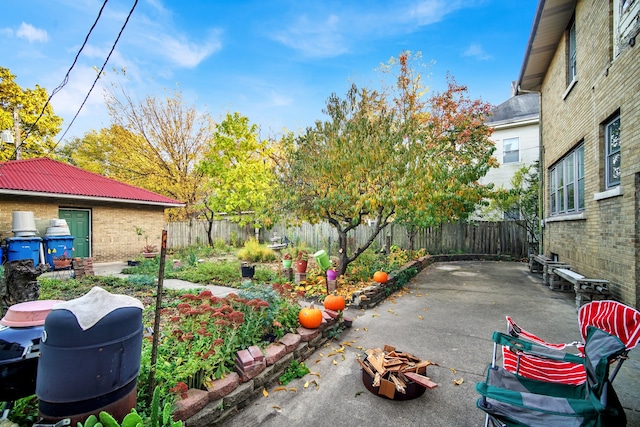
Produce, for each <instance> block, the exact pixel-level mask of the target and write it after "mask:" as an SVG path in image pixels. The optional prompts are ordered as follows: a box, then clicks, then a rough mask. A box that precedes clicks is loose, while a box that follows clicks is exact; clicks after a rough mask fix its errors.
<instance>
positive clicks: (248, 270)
mask: <svg viewBox="0 0 640 427" xmlns="http://www.w3.org/2000/svg"><path fill="white" fill-rule="evenodd" d="M240 272H241V273H242V277H243V278H246V279H251V278H253V275H254V274H255V273H256V266H255V265H243V266H242V267H240Z"/></svg>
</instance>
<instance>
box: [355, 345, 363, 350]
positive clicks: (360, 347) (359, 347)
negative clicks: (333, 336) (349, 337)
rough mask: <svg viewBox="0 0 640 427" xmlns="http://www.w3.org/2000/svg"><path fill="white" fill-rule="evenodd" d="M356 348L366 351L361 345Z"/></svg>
mask: <svg viewBox="0 0 640 427" xmlns="http://www.w3.org/2000/svg"><path fill="white" fill-rule="evenodd" d="M356 348H357V349H358V350H364V347H363V346H361V345H359V346H356Z"/></svg>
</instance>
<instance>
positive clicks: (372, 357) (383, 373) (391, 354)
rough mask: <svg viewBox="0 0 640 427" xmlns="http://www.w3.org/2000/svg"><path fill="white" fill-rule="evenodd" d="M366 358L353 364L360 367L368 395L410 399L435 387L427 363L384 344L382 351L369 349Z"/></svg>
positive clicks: (428, 363)
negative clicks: (429, 376)
mask: <svg viewBox="0 0 640 427" xmlns="http://www.w3.org/2000/svg"><path fill="white" fill-rule="evenodd" d="M366 353H367V356H366V357H365V358H364V359H363V360H360V358H357V359H356V361H357V362H358V363H359V364H360V366H361V367H362V383H363V384H364V386H365V387H366V388H367V390H369V391H370V392H371V393H373V394H375V395H377V396H380V397H383V398H386V399H392V400H410V399H415V398H417V397H420V396H422V395H423V394H424V392H425V390H426V389H427V388H435V387H437V386H438V385H437V384H436V383H434V382H432V381H431V380H430V379H429V378H428V377H427V376H426V373H427V366H429V365H431V362H429V361H428V360H420V359H419V358H417V357H415V356H413V355H411V354H409V353H406V352H403V351H399V350H396V349H395V347H392V346H389V345H385V346H384V349H380V348H376V349H368V350H367V351H366Z"/></svg>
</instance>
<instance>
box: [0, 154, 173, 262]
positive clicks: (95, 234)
mask: <svg viewBox="0 0 640 427" xmlns="http://www.w3.org/2000/svg"><path fill="white" fill-rule="evenodd" d="M182 206H184V204H183V203H182V202H180V201H178V200H174V199H172V198H169V197H166V196H162V195H160V194H157V193H154V192H152V191H149V190H145V189H143V188H139V187H135V186H133V185H129V184H125V183H123V182H120V181H116V180H114V179H111V178H107V177H104V176H102V175H98V174H95V173H92V172H88V171H86V170H84V169H81V168H78V167H76V166H73V165H70V164H68V163H63V162H59V161H56V160H53V159H49V158H38V159H27V160H13V161H8V162H5V163H0V239H2V240H4V239H6V238H8V237H13V232H12V220H13V212H14V211H31V212H33V213H34V217H35V219H36V226H37V228H38V231H39V233H40V234H43V233H44V232H45V231H46V228H47V226H48V225H49V224H50V221H51V219H59V218H61V219H65V220H66V221H67V224H68V225H69V228H70V230H71V234H72V235H73V236H74V253H73V254H74V256H76V257H78V256H79V257H89V256H90V257H93V259H94V261H96V262H108V261H122V260H125V259H130V258H133V257H135V256H136V255H138V254H139V253H140V252H141V249H142V247H143V246H144V245H145V244H147V243H148V244H151V245H156V246H158V247H159V246H160V236H161V234H162V230H163V228H164V227H165V219H164V210H165V209H167V208H175V207H182Z"/></svg>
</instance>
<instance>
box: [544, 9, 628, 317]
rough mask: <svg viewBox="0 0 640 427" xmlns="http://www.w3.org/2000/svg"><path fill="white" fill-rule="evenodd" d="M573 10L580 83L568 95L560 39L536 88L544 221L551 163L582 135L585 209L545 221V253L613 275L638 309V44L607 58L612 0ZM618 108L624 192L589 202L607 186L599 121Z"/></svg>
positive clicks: (595, 273) (592, 273)
mask: <svg viewBox="0 0 640 427" xmlns="http://www.w3.org/2000/svg"><path fill="white" fill-rule="evenodd" d="M575 16H576V37H577V38H576V45H577V75H578V81H577V83H576V84H575V86H574V87H573V88H572V89H571V90H570V91H569V92H568V93H567V92H566V91H567V77H566V75H567V68H566V65H567V61H566V39H564V38H563V39H562V40H561V41H560V43H559V44H558V50H557V51H556V53H555V55H554V58H553V60H552V62H551V64H550V66H549V70H548V72H547V75H546V76H545V79H544V81H543V85H542V91H541V92H542V111H541V126H542V143H543V145H544V154H543V164H544V169H545V170H546V173H545V176H543V177H542V178H543V179H544V194H545V196H544V199H543V200H544V217H545V218H547V219H549V213H550V212H549V182H548V171H549V167H550V166H552V165H553V164H554V163H555V162H557V161H558V160H559V159H561V158H562V157H563V156H564V155H565V154H566V153H567V152H568V151H569V150H571V149H572V148H574V147H575V146H576V145H577V144H578V143H580V142H581V141H584V148H585V178H586V179H585V211H584V215H583V217H582V218H578V219H573V220H566V221H556V222H549V221H546V226H545V228H544V233H543V238H544V241H543V244H544V246H543V251H544V253H545V254H550V253H555V254H558V256H559V258H560V260H562V261H565V262H567V263H569V264H570V265H572V266H573V267H574V269H575V270H576V271H578V272H580V273H581V274H584V275H586V276H589V277H594V278H605V279H608V280H610V281H611V282H612V290H613V293H614V296H615V298H616V299H619V300H621V301H622V302H624V303H626V304H629V305H632V306H636V307H637V306H638V304H639V295H640V291H639V288H638V284H637V283H636V282H637V277H638V271H640V265H639V264H640V258H639V257H638V255H637V254H636V253H637V252H638V251H637V249H638V247H637V246H638V233H639V230H638V217H639V216H638V213H637V212H638V209H637V202H636V175H637V174H638V173H640V95H639V94H640V67H639V66H638V64H640V48H639V46H638V45H636V46H634V47H631V46H628V47H627V48H626V49H625V50H624V51H623V52H622V53H621V54H620V55H619V56H618V57H616V58H615V59H612V56H613V41H612V38H611V32H612V27H611V25H612V24H613V23H612V19H611V18H610V5H609V2H593V1H590V2H587V1H579V2H578V3H577V6H576V13H575ZM563 95H565V96H564V97H563ZM617 111H619V113H620V119H621V137H622V145H621V155H622V178H621V190H622V191H621V193H622V194H621V195H619V196H614V197H608V198H604V199H601V200H594V196H595V195H597V194H598V193H600V192H602V191H604V190H605V183H604V162H605V159H604V144H603V129H602V123H603V122H605V121H606V120H607V118H609V117H610V116H611V115H612V114H614V113H616V112H617Z"/></svg>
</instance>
